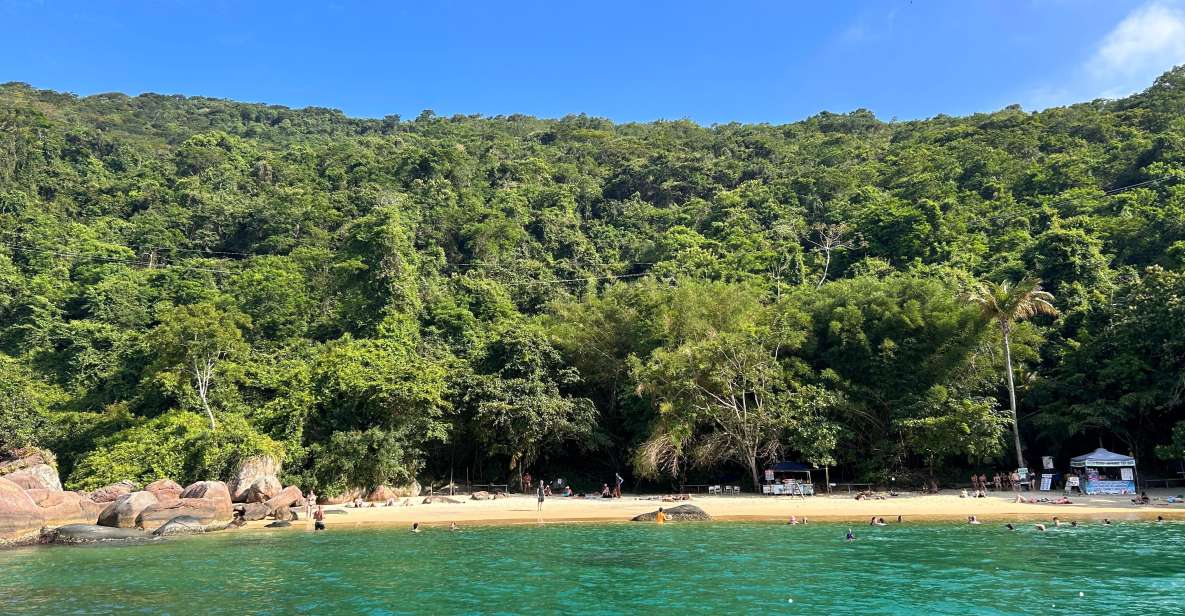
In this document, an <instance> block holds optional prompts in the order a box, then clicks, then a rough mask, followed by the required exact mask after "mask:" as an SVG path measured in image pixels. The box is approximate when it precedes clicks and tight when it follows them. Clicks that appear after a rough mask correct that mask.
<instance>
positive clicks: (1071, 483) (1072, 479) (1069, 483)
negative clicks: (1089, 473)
mask: <svg viewBox="0 0 1185 616" xmlns="http://www.w3.org/2000/svg"><path fill="white" fill-rule="evenodd" d="M1066 487H1067V488H1078V487H1081V485H1080V484H1079V483H1078V475H1070V476H1069V477H1066Z"/></svg>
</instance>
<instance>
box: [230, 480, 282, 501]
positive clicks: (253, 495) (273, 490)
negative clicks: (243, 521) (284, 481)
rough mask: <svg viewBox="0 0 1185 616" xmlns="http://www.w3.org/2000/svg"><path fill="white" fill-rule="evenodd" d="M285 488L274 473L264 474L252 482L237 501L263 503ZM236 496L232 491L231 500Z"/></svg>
mask: <svg viewBox="0 0 1185 616" xmlns="http://www.w3.org/2000/svg"><path fill="white" fill-rule="evenodd" d="M283 489H284V486H282V485H280V480H279V479H276V477H275V476H274V475H264V476H263V477H260V478H259V479H256V480H255V481H254V482H252V483H251V485H250V486H249V487H248V488H247V489H246V491H244V492H243V495H242V500H241V501H235V502H243V503H262V502H265V501H267V500H268V499H269V498H272V497H274V496H276V495H277V494H279V493H280V492H281V491H283ZM234 498H235V496H234V494H233V493H232V494H231V500H234Z"/></svg>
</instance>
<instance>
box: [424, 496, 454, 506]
mask: <svg viewBox="0 0 1185 616" xmlns="http://www.w3.org/2000/svg"><path fill="white" fill-rule="evenodd" d="M432 503H447V504H450V505H459V504H461V501H459V500H457V499H455V498H449V497H447V496H427V497H425V498H424V504H425V505H431V504H432Z"/></svg>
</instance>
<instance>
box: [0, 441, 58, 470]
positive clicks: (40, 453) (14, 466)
mask: <svg viewBox="0 0 1185 616" xmlns="http://www.w3.org/2000/svg"><path fill="white" fill-rule="evenodd" d="M40 464H47V465H49V466H55V467H56V466H57V460H56V459H55V458H54V456H53V454H52V453H50V452H48V451H46V450H44V449H37V448H36V447H25V448H22V449H15V450H13V451H8V452H0V477H3V476H4V475H7V474H9V473H15V472H17V471H20V470H24V469H26V468H29V467H31V466H37V465H40Z"/></svg>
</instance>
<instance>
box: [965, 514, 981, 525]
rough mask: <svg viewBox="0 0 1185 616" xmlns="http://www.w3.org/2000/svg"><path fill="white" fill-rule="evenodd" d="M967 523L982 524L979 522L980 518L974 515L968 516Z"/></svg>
mask: <svg viewBox="0 0 1185 616" xmlns="http://www.w3.org/2000/svg"><path fill="white" fill-rule="evenodd" d="M967 523H968V524H980V523H981V522H980V521H979V518H977V517H975V516H973V515H969V516H967Z"/></svg>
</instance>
